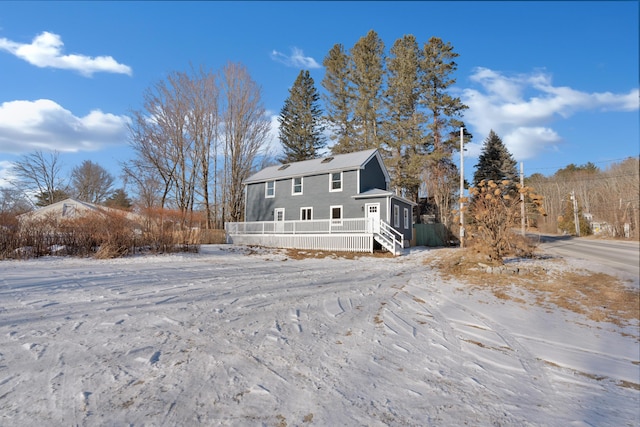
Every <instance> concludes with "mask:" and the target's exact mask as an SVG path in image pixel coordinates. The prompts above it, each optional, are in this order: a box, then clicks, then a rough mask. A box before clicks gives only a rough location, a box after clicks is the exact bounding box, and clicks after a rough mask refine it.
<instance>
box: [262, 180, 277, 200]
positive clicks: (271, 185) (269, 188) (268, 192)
mask: <svg viewBox="0 0 640 427" xmlns="http://www.w3.org/2000/svg"><path fill="white" fill-rule="evenodd" d="M275 195H276V182H275V181H267V182H266V185H265V190H264V197H275Z"/></svg>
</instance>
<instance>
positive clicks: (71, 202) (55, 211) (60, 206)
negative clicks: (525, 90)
mask: <svg viewBox="0 0 640 427" xmlns="http://www.w3.org/2000/svg"><path fill="white" fill-rule="evenodd" d="M89 212H93V213H103V212H118V213H122V214H124V215H125V216H126V217H127V218H129V219H134V218H135V217H136V215H135V214H133V213H132V212H128V211H124V210H120V209H115V208H109V207H106V206H100V205H95V204H93V203H89V202H83V201H80V200H76V199H72V198H68V199H64V200H61V201H59V202H56V203H52V204H50V205H47V206H44V207H41V208H38V209H36V210H34V211H31V212H26V213H24V214H22V215H19V217H18V218H20V219H27V218H30V219H33V218H43V217H46V216H53V217H55V218H57V219H62V218H75V217H78V216H82V215H86V214H87V213H89Z"/></svg>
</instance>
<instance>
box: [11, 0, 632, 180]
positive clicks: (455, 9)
mask: <svg viewBox="0 0 640 427" xmlns="http://www.w3.org/2000/svg"><path fill="white" fill-rule="evenodd" d="M638 5H639V3H638V2H636V1H625V2H616V1H607V2H598V1H587V2H583V1H572V2H554V1H542V2H530V1H522V2H508V1H498V2H484V1H474V2H457V1H456V2H445V1H439V2H428V1H424V2H420V1H412V2H401V1H394V2H386V1H375V2H367V1H358V2H331V1H318V2H297V1H286V2H271V1H253V2H170V1H166V2H146V1H144V2H75V1H74V2H55V1H51V2H28V1H22V2H2V4H1V6H2V7H1V8H0V185H2V184H6V182H7V179H8V178H9V176H8V174H7V170H8V168H9V166H10V165H11V162H12V161H15V160H16V159H17V158H19V156H20V155H23V154H27V153H30V152H33V151H35V150H43V151H48V150H54V149H55V150H58V151H59V152H60V160H61V161H62V162H63V164H64V165H65V166H66V167H67V169H71V168H72V167H74V166H77V165H79V164H80V163H81V162H82V161H83V160H91V161H93V162H97V163H99V164H100V165H102V166H103V167H105V168H106V169H107V170H109V171H110V172H111V173H112V174H113V175H114V176H118V175H119V174H120V168H119V163H120V162H123V161H126V160H128V159H130V158H131V157H132V152H131V150H130V149H129V148H128V146H127V137H128V135H127V131H126V123H127V120H128V119H127V116H128V115H129V113H130V111H131V110H132V109H140V107H141V102H142V94H143V92H144V90H145V89H147V88H149V87H150V86H152V85H153V84H155V83H156V82H158V81H160V80H162V79H164V78H165V76H166V75H167V73H169V72H171V71H186V70H188V68H189V64H190V63H192V64H194V65H196V66H199V65H204V66H206V67H208V68H210V69H212V70H218V69H220V68H221V67H222V66H223V65H224V64H225V63H227V62H228V61H232V62H240V63H242V64H244V65H245V66H246V67H247V69H248V71H249V73H250V74H251V76H252V78H253V79H254V80H255V81H256V82H257V83H258V84H259V85H261V87H262V89H263V102H264V106H265V108H266V109H267V110H268V111H269V113H270V115H271V116H272V121H273V124H274V125H277V121H276V117H277V115H278V113H279V112H280V109H281V108H282V105H283V102H284V100H285V99H286V98H287V96H288V88H289V87H290V86H291V84H292V83H293V81H294V80H295V78H296V76H297V75H298V73H299V72H300V70H301V69H307V70H309V71H310V73H311V76H312V77H313V79H314V80H315V82H316V87H317V88H318V90H320V91H322V87H321V84H320V82H321V81H322V77H323V73H324V70H323V68H322V66H321V64H322V60H323V58H324V57H325V56H326V54H327V53H328V51H329V50H330V49H331V47H332V46H333V45H334V44H336V43H341V44H343V45H344V46H345V47H346V48H347V49H349V48H351V47H352V46H353V45H354V44H355V43H356V41H357V40H358V39H359V38H360V37H362V36H364V35H365V34H366V33H367V32H368V31H369V30H371V29H373V30H375V31H376V32H377V33H378V35H379V36H380V37H381V39H382V40H383V41H384V43H385V46H386V49H387V51H388V49H389V47H391V45H392V44H393V43H394V41H395V40H396V39H398V38H400V37H402V36H403V35H405V34H413V35H414V36H415V37H416V38H417V40H418V42H419V43H420V44H422V43H424V42H426V41H428V39H429V38H430V37H432V36H436V37H439V38H441V39H443V40H444V41H445V42H450V43H451V44H452V45H453V47H454V50H455V52H457V53H458V54H459V55H460V56H459V58H458V60H457V62H458V70H457V72H456V74H455V78H456V80H457V82H456V84H455V85H454V86H453V87H452V90H453V91H454V93H455V94H456V95H457V96H460V97H461V98H462V100H463V102H464V103H465V104H467V105H468V106H469V107H470V108H469V110H468V111H467V112H466V114H465V117H464V120H465V122H466V123H467V126H468V128H469V129H470V131H471V132H472V133H473V135H474V143H475V144H473V145H472V146H470V147H469V151H468V152H467V153H466V156H467V157H466V160H465V170H466V171H467V174H466V175H467V176H471V175H472V173H473V168H474V165H475V164H476V163H477V156H478V154H479V153H480V147H481V145H482V142H483V141H484V139H485V138H486V137H487V135H488V133H489V130H490V129H494V130H495V131H496V132H497V133H498V135H499V136H500V137H501V138H502V139H503V141H504V142H505V144H506V145H507V147H508V148H509V150H510V151H511V153H512V154H513V155H514V157H515V159H516V160H517V161H518V162H524V167H525V175H531V174H533V173H535V172H539V173H542V174H545V175H550V174H553V173H554V172H555V171H556V170H557V169H559V168H562V167H564V166H566V165H568V164H570V163H574V164H584V163H587V162H594V163H595V164H596V165H597V166H599V167H601V168H603V169H605V168H606V167H607V166H608V165H610V164H611V163H612V162H616V161H620V160H621V159H624V158H626V157H629V156H638V154H639V152H640V147H639V146H640V142H639V141H640V135H639V127H640V125H639V117H640V115H639V103H640V101H639V95H638V87H639V75H640V72H639V58H638V52H639V46H638V44H639V42H638V40H639V34H638V27H639V22H638V20H639V18H638V17H639V7H638ZM278 145H279V142H278V140H277V128H276V127H275V126H274V128H273V146H274V147H277V146H278Z"/></svg>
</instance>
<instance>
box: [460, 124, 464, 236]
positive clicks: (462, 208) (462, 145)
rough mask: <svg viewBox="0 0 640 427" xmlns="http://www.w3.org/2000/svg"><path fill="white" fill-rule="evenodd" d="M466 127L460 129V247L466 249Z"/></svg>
mask: <svg viewBox="0 0 640 427" xmlns="http://www.w3.org/2000/svg"><path fill="white" fill-rule="evenodd" d="M463 197H464V127H460V247H461V248H464V202H463V201H462V200H463Z"/></svg>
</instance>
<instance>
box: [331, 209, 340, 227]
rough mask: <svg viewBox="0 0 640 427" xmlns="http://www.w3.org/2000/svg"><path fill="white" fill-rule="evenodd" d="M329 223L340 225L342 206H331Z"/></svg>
mask: <svg viewBox="0 0 640 427" xmlns="http://www.w3.org/2000/svg"><path fill="white" fill-rule="evenodd" d="M330 209H331V223H332V224H342V206H331V207H330Z"/></svg>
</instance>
